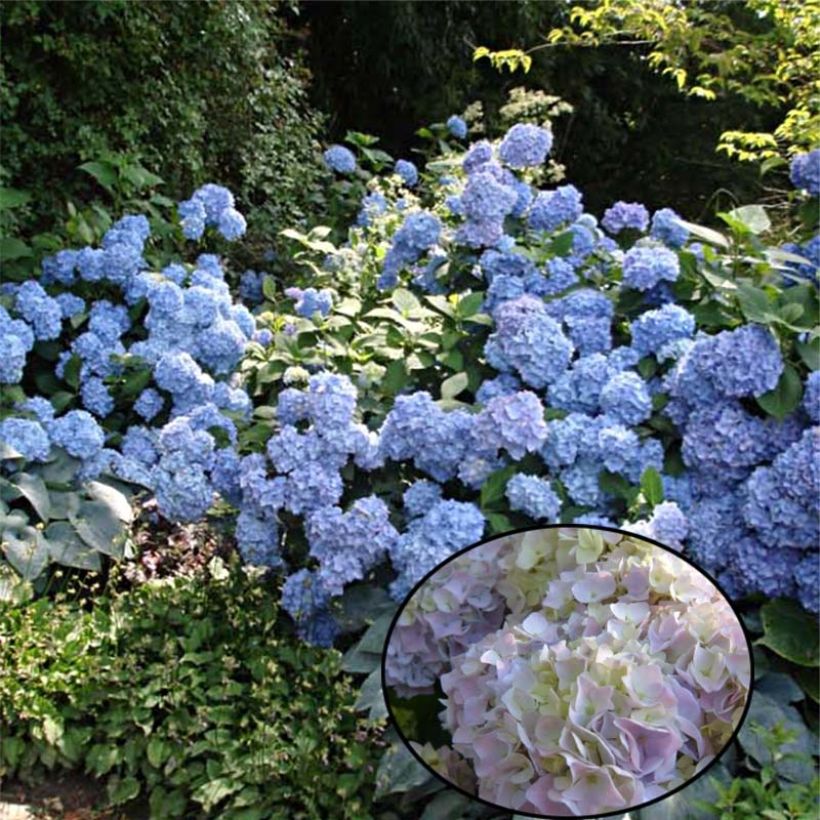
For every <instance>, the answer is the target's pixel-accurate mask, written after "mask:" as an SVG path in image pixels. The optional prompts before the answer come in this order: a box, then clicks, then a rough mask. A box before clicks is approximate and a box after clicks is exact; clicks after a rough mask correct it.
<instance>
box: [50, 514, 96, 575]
mask: <svg viewBox="0 0 820 820" xmlns="http://www.w3.org/2000/svg"><path fill="white" fill-rule="evenodd" d="M43 536H44V538H45V542H46V547H47V549H48V554H49V556H50V558H51V560H52V561H54V562H55V563H57V564H62V565H63V566H65V567H76V568H77V569H88V570H99V569H100V568H101V566H102V562H101V560H100V553H99V552H97V551H95V550H93V549H91V548H90V547H89V546H88V544H86V543H85V542H84V541H83V540H82V539H81V538H80V536H79V535H77V532H76V530H75V529H74V527H72V526H71V524H69V523H68V521H54V522H52V523H51V524H49V525H48V527H46V530H45V532H44V533H43Z"/></svg>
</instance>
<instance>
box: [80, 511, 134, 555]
mask: <svg viewBox="0 0 820 820" xmlns="http://www.w3.org/2000/svg"><path fill="white" fill-rule="evenodd" d="M70 520H71V523H72V524H73V525H74V526H75V527H76V529H77V534H78V535H79V536H80V538H82V539H83V541H85V543H86V544H88V546H90V547H93V548H94V549H95V550H97V551H99V552H101V553H103V554H104V555H110V556H111V557H112V558H122V554H123V535H124V533H125V528H124V527H123V525H122V522H121V521H120V519H119V518H118V517H117V515H116V514H115V512H114V511H113V510H112V508H111V506H110V505H109V504H108V503H106V502H104V501H84V502H83V503H82V504H81V505H80V509H79V510H78V512H77V513H76V515H73V516H72V517H71V519H70Z"/></svg>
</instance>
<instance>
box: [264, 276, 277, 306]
mask: <svg viewBox="0 0 820 820" xmlns="http://www.w3.org/2000/svg"><path fill="white" fill-rule="evenodd" d="M262 293H263V294H264V296H265V298H266V299H270V300H271V302H272V301H273V300H274V299H275V298H276V280H275V279H274V278H273V277H272V276H263V277H262Z"/></svg>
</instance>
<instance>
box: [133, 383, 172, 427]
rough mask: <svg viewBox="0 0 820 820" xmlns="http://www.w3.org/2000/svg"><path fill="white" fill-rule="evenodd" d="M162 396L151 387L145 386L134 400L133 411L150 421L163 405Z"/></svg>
mask: <svg viewBox="0 0 820 820" xmlns="http://www.w3.org/2000/svg"><path fill="white" fill-rule="evenodd" d="M164 403H165V402H164V400H163V398H162V396H161V395H160V394H159V393H158V392H157V391H156V390H154V388H153V387H146V388H145V390H143V391H142V393H140V394H139V397H138V398H137V400H136V401H135V402H134V411H135V412H136V413H137V415H139V416H142V418H144V419H145V420H146V421H151V419H153V418H154V417H155V416H156V415H157V414H158V413H159V412H161V410H162V407H163V405H164Z"/></svg>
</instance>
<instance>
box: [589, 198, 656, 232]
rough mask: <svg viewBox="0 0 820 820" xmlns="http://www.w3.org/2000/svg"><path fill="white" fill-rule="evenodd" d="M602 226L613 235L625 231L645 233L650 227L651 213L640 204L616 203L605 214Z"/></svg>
mask: <svg viewBox="0 0 820 820" xmlns="http://www.w3.org/2000/svg"><path fill="white" fill-rule="evenodd" d="M601 225H602V226H603V227H604V228H605V229H606V230H607V231H609V233H612V234H618V233H621V231H625V230H634V231H640V232H641V233H644V231H646V229H647V227H648V226H649V211H647V210H646V208H645V207H644V206H643V205H641V204H640V203H639V202H616V203H615V204H614V205H613V206H612V207H611V208H607V210H606V211H605V212H604V216H603V219H602V220H601Z"/></svg>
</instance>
